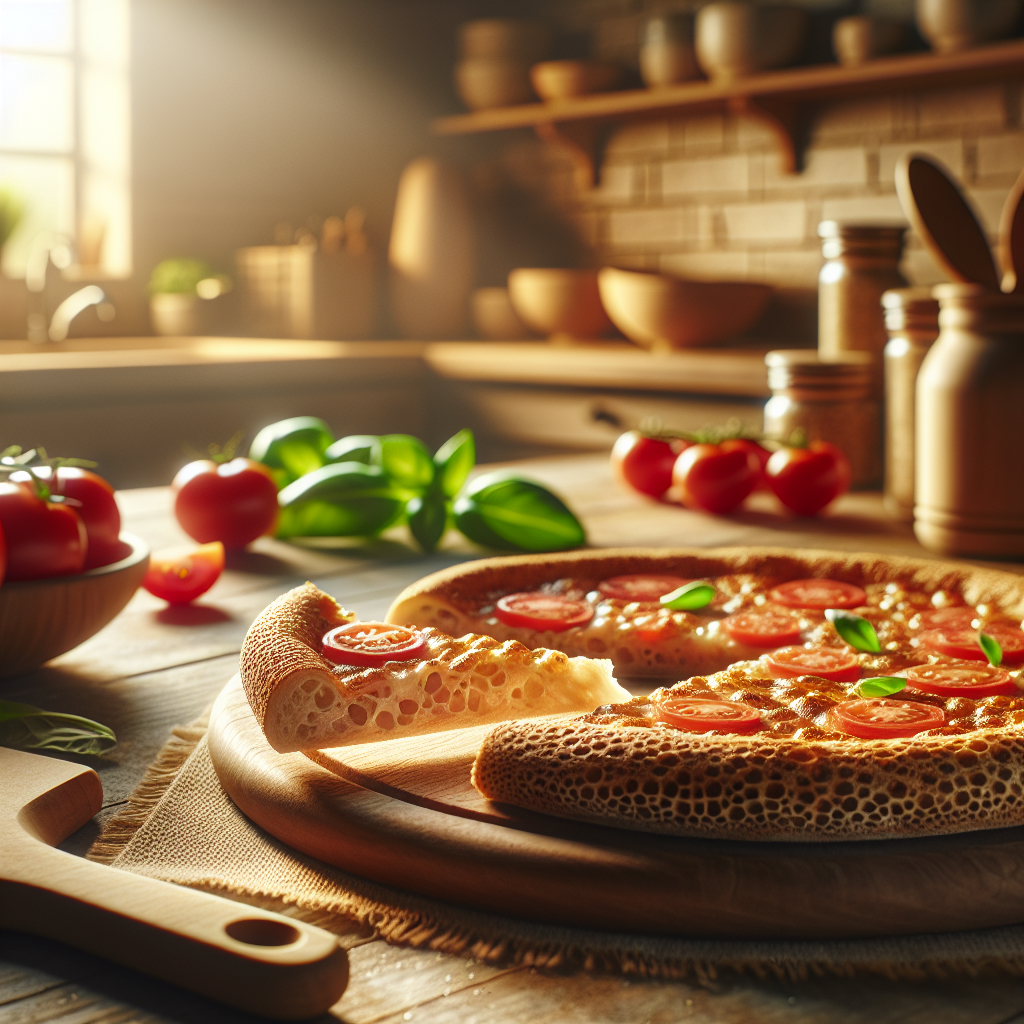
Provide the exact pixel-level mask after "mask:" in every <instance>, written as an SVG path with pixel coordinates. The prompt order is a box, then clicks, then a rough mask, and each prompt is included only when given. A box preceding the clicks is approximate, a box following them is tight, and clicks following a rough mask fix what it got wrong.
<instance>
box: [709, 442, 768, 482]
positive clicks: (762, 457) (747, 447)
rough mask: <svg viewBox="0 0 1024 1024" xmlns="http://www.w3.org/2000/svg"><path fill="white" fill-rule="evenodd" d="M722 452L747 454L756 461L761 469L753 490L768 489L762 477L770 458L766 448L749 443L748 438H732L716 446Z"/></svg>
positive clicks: (764, 478) (765, 479) (765, 480)
mask: <svg viewBox="0 0 1024 1024" xmlns="http://www.w3.org/2000/svg"><path fill="white" fill-rule="evenodd" d="M718 447H719V448H721V449H722V451H726V452H737V451H739V452H749V453H750V454H751V455H753V456H754V458H756V459H757V462H758V465H759V466H760V467H761V469H760V472H759V473H758V477H757V485H756V486H755V488H754V490H758V489H765V490H767V488H768V480H767V478H766V477H765V475H764V467H765V466H767V465H768V460H769V459H770V458H771V457H772V453H771V452H770V451H768V449H767V448H762V447H761V446H760V445H759V444H758V443H757V442H756V441H751V440H750V438H749V437H733V438H729V439H728V440H725V441H722V443H721V444H720V445H719V446H718Z"/></svg>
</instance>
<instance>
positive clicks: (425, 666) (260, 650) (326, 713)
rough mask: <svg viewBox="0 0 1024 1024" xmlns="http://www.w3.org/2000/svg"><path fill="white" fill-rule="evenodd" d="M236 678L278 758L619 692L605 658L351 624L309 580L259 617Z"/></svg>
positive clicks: (546, 711) (568, 706)
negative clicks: (298, 752)
mask: <svg viewBox="0 0 1024 1024" xmlns="http://www.w3.org/2000/svg"><path fill="white" fill-rule="evenodd" d="M239 671H240V674H241V678H242V685H243V687H244V689H245V693H246V696H247V698H248V700H249V705H250V706H251V708H252V710H253V713H254V714H255V716H256V719H257V721H258V722H259V724H260V726H261V727H262V729H263V731H264V733H265V735H266V737H267V740H268V741H269V742H270V745H271V746H272V747H273V748H274V749H275V750H277V751H280V752H281V753H287V752H289V751H294V750H315V749H322V748H325V747H336V746H340V745H343V744H348V743H365V742H369V741H372V740H380V739H385V738H388V737H392V736H396V735H403V736H407V735H415V734H418V733H426V732H436V731H439V730H442V729H452V728H459V727H462V726H469V725H483V724H487V723H492V722H500V721H505V720H507V719H510V718H525V717H533V716H538V715H550V714H557V713H560V712H580V711H590V710H593V709H594V708H595V707H597V706H599V705H602V704H606V703H609V702H615V701H618V702H621V701H623V700H628V699H629V696H630V695H629V692H628V691H627V690H624V689H623V688H622V687H621V686H619V685H618V683H616V682H615V680H614V678H613V677H612V672H611V662H610V661H607V660H602V659H591V658H572V657H569V656H567V655H566V654H564V653H562V652H561V651H551V650H545V649H543V648H537V647H535V648H532V649H531V648H527V647H525V646H524V645H523V644H520V643H518V642H516V641H515V640H497V639H494V638H492V637H488V636H480V635H466V636H462V637H461V638H459V639H454V638H453V637H450V636H447V635H445V634H444V633H442V632H440V631H439V630H436V629H432V628H426V629H422V630H412V629H407V628H404V627H401V626H394V625H391V624H387V623H379V622H360V621H358V620H357V618H356V616H355V615H354V614H353V613H351V612H347V611H345V610H344V609H342V608H340V607H339V606H338V604H337V602H336V601H335V600H334V599H333V598H332V597H330V596H329V595H328V594H325V593H323V592H322V591H320V590H318V589H317V588H316V587H315V586H313V584H311V583H306V584H305V585H304V586H301V587H297V588H295V589H294V590H291V591H289V592H288V593H286V594H283V595H282V596H281V597H279V598H278V599H277V600H276V601H274V602H273V603H271V604H270V605H269V606H268V607H267V608H266V609H264V611H263V612H261V613H260V615H259V616H258V617H257V618H256V620H255V622H253V624H252V626H251V627H250V629H249V632H248V633H247V635H246V637H245V641H244V643H243V645H242V653H241V659H240V667H239Z"/></svg>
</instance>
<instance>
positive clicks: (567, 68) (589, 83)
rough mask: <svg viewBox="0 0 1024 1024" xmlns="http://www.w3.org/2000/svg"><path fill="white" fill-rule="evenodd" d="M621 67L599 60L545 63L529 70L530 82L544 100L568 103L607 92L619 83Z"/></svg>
mask: <svg viewBox="0 0 1024 1024" xmlns="http://www.w3.org/2000/svg"><path fill="white" fill-rule="evenodd" d="M621 77H622V68H620V67H619V65H618V64H607V63H604V62H603V61H598V60H544V61H541V62H540V63H539V64H534V65H533V67H532V68H530V81H532V82H533V88H534V90H535V91H536V93H537V95H538V96H539V97H540V98H541V99H542V100H567V99H571V98H572V97H573V96H585V95H586V94H587V93H590V92H605V91H607V90H608V89H613V88H614V87H615V86H616V85H618V84H619V79H620V78H621Z"/></svg>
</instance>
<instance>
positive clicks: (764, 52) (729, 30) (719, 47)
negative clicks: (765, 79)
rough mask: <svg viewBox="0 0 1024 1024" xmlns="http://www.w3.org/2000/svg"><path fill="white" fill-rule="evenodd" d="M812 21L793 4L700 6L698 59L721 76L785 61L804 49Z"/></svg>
mask: <svg viewBox="0 0 1024 1024" xmlns="http://www.w3.org/2000/svg"><path fill="white" fill-rule="evenodd" d="M807 22H808V17H807V12H806V11H805V10H804V9H803V8H802V7H795V6H793V5H791V4H766V5H764V6H761V5H755V4H752V3H742V2H739V0H720V2H718V3H712V4H708V5H707V6H706V7H702V8H701V9H700V10H699V11H698V12H697V20H696V33H695V43H696V49H697V63H698V64H700V66H701V68H702V70H703V71H704V73H705V74H706V75H707V76H708V78H712V79H717V80H719V81H729V80H731V79H734V78H742V77H743V76H744V75H753V74H756V73H757V72H759V71H769V70H771V69H772V68H781V67H785V66H786V65H787V64H791V63H792V62H793V61H794V60H796V58H797V57H798V56H799V55H800V50H801V49H802V48H803V44H804V38H805V36H806V34H807Z"/></svg>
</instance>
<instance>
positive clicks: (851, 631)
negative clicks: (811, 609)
mask: <svg viewBox="0 0 1024 1024" xmlns="http://www.w3.org/2000/svg"><path fill="white" fill-rule="evenodd" d="M825 618H826V619H828V621H829V622H831V623H832V625H833V626H835V627H836V632H837V633H838V634H839V636H840V637H841V638H842V639H843V640H845V641H846V642H847V643H848V644H849V645H850V646H851V647H853V648H854V649H855V650H858V651H865V652H867V653H868V654H878V653H879V651H881V649H882V645H881V644H880V643H879V642H878V634H877V633H876V632H875V627H874V626H872V625H871V623H870V622H868V620H867V619H865V618H864V617H863V616H862V615H854V614H853V612H847V611H843V610H842V609H841V608H826V609H825Z"/></svg>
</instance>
